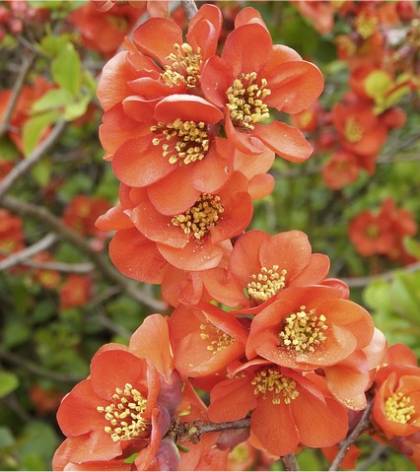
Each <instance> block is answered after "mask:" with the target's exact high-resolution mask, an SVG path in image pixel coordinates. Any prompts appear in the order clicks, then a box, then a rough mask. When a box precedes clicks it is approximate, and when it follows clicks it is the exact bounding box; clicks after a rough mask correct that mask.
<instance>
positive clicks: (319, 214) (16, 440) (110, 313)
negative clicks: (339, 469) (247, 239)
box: [0, 0, 420, 470]
mask: <svg viewBox="0 0 420 472" xmlns="http://www.w3.org/2000/svg"><path fill="white" fill-rule="evenodd" d="M28 3H29V5H30V6H32V7H36V8H38V7H41V8H46V9H48V10H49V12H50V17H49V20H48V21H46V22H44V23H42V24H37V25H36V27H33V28H30V29H28V31H26V30H25V31H23V33H22V34H20V35H16V36H14V35H12V34H6V35H5V37H4V38H3V39H2V42H1V43H0V48H1V51H0V54H1V58H0V86H1V88H2V89H9V88H11V87H12V86H13V84H14V81H15V79H16V75H17V73H18V71H19V67H20V63H21V60H22V54H25V55H26V54H28V53H31V50H32V49H33V50H34V51H35V52H36V54H37V59H36V62H35V65H34V66H33V68H32V70H31V72H30V75H29V79H30V80H34V79H35V78H36V77H38V76H43V77H44V78H46V79H47V80H48V82H50V83H53V84H54V88H51V89H50V90H48V91H47V92H46V93H45V94H43V95H42V96H40V97H39V98H38V99H36V100H34V102H33V103H32V108H31V110H30V111H29V110H27V111H28V117H27V119H26V121H25V123H24V126H23V131H22V148H21V150H19V149H18V148H17V147H16V146H15V144H14V143H13V142H12V141H11V140H10V139H8V138H7V137H6V136H3V137H2V138H1V139H0V159H1V162H4V161H7V162H10V164H12V165H13V164H14V163H16V162H17V161H18V160H19V159H20V158H21V154H22V152H23V154H25V155H28V154H30V153H31V151H33V149H34V148H35V146H36V144H37V143H38V141H39V139H40V137H41V136H42V135H43V133H45V131H46V130H47V129H48V128H49V127H50V126H51V125H52V124H53V123H55V122H57V120H58V119H64V120H67V121H69V122H70V124H69V125H67V126H66V128H65V130H64V133H63V134H62V136H61V138H60V140H59V142H58V143H57V144H56V145H55V146H54V148H53V149H52V150H51V151H49V153H48V158H46V159H43V160H42V161H41V162H40V163H38V164H37V165H36V166H35V167H34V168H33V170H32V171H31V175H30V178H25V179H21V180H19V181H18V182H17V184H16V185H15V186H14V187H13V189H12V193H13V195H15V196H18V197H19V198H21V199H22V200H24V201H29V202H32V203H34V204H39V205H44V206H47V207H48V208H49V209H50V210H51V211H52V212H53V213H54V214H56V215H62V214H63V212H64V211H65V209H66V207H67V206H68V204H69V202H70V201H71V200H72V199H73V198H74V197H76V196H78V195H88V196H94V197H100V198H103V199H105V200H106V201H108V202H109V204H112V203H113V202H114V201H115V200H116V198H117V194H118V185H117V181H116V179H115V178H114V177H113V176H112V173H111V168H110V166H109V165H107V164H106V163H105V162H104V161H103V160H102V155H103V151H102V149H101V146H100V144H99V141H98V136H97V133H98V127H99V123H100V115H101V113H100V109H99V106H98V104H97V101H96V98H95V86H96V81H97V76H98V74H99V72H100V70H101V68H102V66H103V64H104V63H105V61H106V59H105V58H104V57H102V56H101V55H100V54H98V53H96V52H94V51H90V50H88V49H86V48H84V47H83V46H82V43H81V41H80V36H79V34H78V32H77V31H76V30H75V29H74V28H73V27H72V26H71V25H70V24H69V23H68V22H67V18H68V15H69V13H70V12H71V11H72V10H74V9H76V8H79V7H80V6H81V5H82V2H79V1H65V2H62V1H48V0H45V1H30V2H28ZM242 3H243V4H247V3H250V4H252V5H253V6H254V7H256V8H258V9H259V10H260V11H261V13H262V15H263V17H264V19H265V20H266V22H267V24H268V26H269V29H270V31H271V33H272V36H273V41H274V42H276V43H282V44H287V45H288V46H290V47H292V48H294V49H296V50H297V51H298V52H299V53H300V54H301V55H302V56H303V57H304V58H308V59H310V60H312V61H314V62H315V63H316V64H317V65H318V66H319V67H320V68H321V69H322V71H323V72H324V74H325V76H326V89H325V93H324V94H323V96H322V98H321V103H322V104H323V105H325V106H326V107H327V108H329V107H331V106H332V105H333V104H334V103H336V102H337V101H338V100H340V98H341V97H342V96H343V94H344V93H345V92H346V90H347V89H348V79H349V71H348V69H347V66H346V63H345V62H343V61H340V60H339V59H338V58H337V54H336V47H335V44H334V36H335V34H337V33H341V32H342V33H346V32H348V25H346V23H345V22H343V21H340V20H338V21H337V22H336V23H335V25H334V31H333V32H332V33H329V34H325V35H321V34H319V33H318V32H317V31H316V30H315V29H314V28H313V27H312V26H311V24H310V23H309V22H308V21H307V20H306V19H305V18H303V17H302V16H301V14H300V13H299V12H298V10H297V9H296V8H295V7H294V5H293V4H291V3H289V2H242ZM235 5H236V4H235V2H222V4H221V6H222V7H223V8H225V9H228V8H230V7H234V6H235ZM0 6H1V4H0ZM401 105H402V106H403V107H404V109H405V110H406V112H407V116H408V122H407V123H406V125H405V126H404V127H403V128H402V129H399V130H395V131H393V132H391V134H390V137H389V139H388V141H387V144H386V146H385V147H384V149H383V151H382V154H383V155H385V156H389V159H388V160H387V161H386V163H382V164H380V165H378V167H377V171H376V173H375V174H374V175H368V174H366V173H365V174H363V175H362V176H361V177H360V178H359V179H358V180H357V181H356V182H355V183H354V184H352V185H350V186H347V187H346V188H344V189H343V190H340V191H332V190H330V189H329V188H327V187H326V186H325V184H324V183H323V180H322V176H321V174H320V166H321V165H322V163H323V162H324V160H325V157H326V156H325V155H324V154H323V153H317V154H316V155H315V156H313V157H312V158H311V159H310V160H309V161H308V162H307V163H305V164H302V165H300V166H296V165H292V164H289V163H287V162H285V161H284V160H281V159H277V160H276V162H275V166H274V168H273V173H274V174H275V176H276V188H275V191H274V193H273V194H272V195H271V196H270V197H267V198H265V199H264V200H263V201H260V202H257V204H256V211H255V216H254V220H253V223H252V226H253V227H255V228H258V229H262V230H266V231H269V232H271V233H275V232H278V231H283V230H289V229H300V230H303V231H305V232H306V233H307V234H308V235H309V237H310V240H311V242H312V245H313V249H314V251H315V252H324V253H326V254H328V255H329V256H330V258H331V260H332V276H334V277H344V278H350V277H359V276H366V275H369V274H371V273H372V267H373V265H374V267H375V271H377V272H378V271H379V272H383V271H388V270H391V269H396V268H397V264H395V263H393V262H390V261H388V260H385V259H378V258H376V260H375V261H374V262H373V261H372V258H366V257H362V256H360V255H359V254H358V253H357V252H356V251H355V248H354V246H353V245H352V244H350V243H349V238H348V224H349V221H350V220H351V218H352V217H354V216H355V215H356V214H358V213H359V212H361V211H362V210H365V209H376V208H378V207H379V206H380V204H381V202H382V201H383V200H384V199H385V198H387V197H392V198H393V199H394V201H395V202H396V205H397V206H398V207H403V208H405V209H407V210H409V211H411V213H412V214H413V215H414V217H415V219H416V221H417V222H419V221H420V199H419V188H420V172H419V163H418V161H416V160H414V159H413V160H407V159H403V158H404V155H405V154H407V153H409V154H410V155H413V156H414V155H416V154H417V155H419V152H420V145H419V141H418V140H417V142H416V143H413V144H412V145H411V146H410V147H409V148H408V149H405V150H404V151H401V152H400V153H394V152H393V150H394V149H395V147H396V144H398V143H400V142H402V141H404V140H406V139H408V137H410V136H411V135H412V134H413V132H415V131H416V130H417V132H418V130H419V125H420V117H419V114H418V110H417V112H416V109H415V103H413V102H411V101H410V100H409V98H408V97H406V98H404V99H403V101H402V102H401ZM86 113H88V114H87V115H86ZM86 116H87V118H86ZM82 117H83V118H82ZM404 153H405V154H404ZM23 225H24V230H23V232H24V234H25V240H26V242H27V244H30V243H33V242H36V241H37V240H39V239H40V237H41V236H42V235H43V234H44V233H45V228H42V227H40V225H39V223H38V222H36V221H34V220H31V219H27V218H25V219H24V220H23ZM407 249H408V251H409V252H410V253H411V254H412V255H413V256H415V257H417V258H418V257H419V256H420V249H419V242H418V239H417V242H416V239H415V237H414V238H412V239H411V240H408V241H407ZM103 251H104V252H105V251H106V249H105V247H104V248H103ZM54 260H55V261H59V262H64V263H79V262H84V261H85V259H84V257H83V254H81V253H80V251H78V250H77V249H76V248H75V247H73V246H72V245H70V244H68V243H66V242H59V243H57V244H56V245H55V249H54ZM378 268H379V270H378ZM145 290H147V291H148V293H150V294H155V295H156V296H158V289H156V288H153V287H146V288H145ZM351 296H352V298H353V299H355V300H356V301H358V302H361V303H363V304H364V305H365V306H367V307H368V308H369V309H370V310H371V312H372V314H373V316H374V318H375V322H376V324H377V325H378V327H379V328H380V329H382V330H383V331H384V332H385V334H386V336H387V337H388V339H389V341H390V343H395V342H402V343H405V344H407V345H408V346H410V347H411V348H413V349H414V350H415V351H416V352H417V354H420V273H418V272H417V273H416V272H413V273H407V272H405V271H404V270H403V269H402V270H401V271H400V272H399V273H398V274H397V275H395V276H392V277H390V278H388V279H381V278H378V279H374V280H373V281H372V282H371V283H369V284H367V285H366V286H361V287H356V288H353V289H352V291H351ZM0 300H1V302H0V311H1V318H0V469H5V470H23V469H24V470H44V469H49V468H50V461H51V456H52V454H53V451H54V449H55V447H56V446H57V445H58V443H59V441H60V438H59V433H58V430H57V427H56V423H55V410H56V407H57V404H58V402H59V400H60V398H61V396H62V395H64V394H65V393H66V392H67V391H68V390H69V389H70V388H71V387H72V385H73V384H74V383H75V381H76V380H77V379H80V378H82V377H83V376H85V375H86V374H87V373H88V368H89V360H90V358H91V356H92V354H93V353H94V352H95V351H96V349H98V347H99V346H100V345H102V344H103V343H105V342H109V341H110V340H112V341H119V342H126V341H127V339H128V336H129V334H130V333H131V332H132V331H133V330H134V329H135V328H136V327H137V326H138V325H139V324H140V323H141V321H142V319H143V317H144V316H145V315H146V314H147V313H148V312H149V311H150V309H149V308H148V307H147V306H142V305H139V303H137V302H136V301H134V300H133V299H132V298H130V297H129V296H127V295H125V294H122V293H121V292H120V291H118V290H113V287H110V286H109V283H107V282H106V281H104V280H102V279H101V278H100V277H99V276H97V275H94V292H93V294H92V296H91V297H90V299H89V301H88V302H87V303H85V304H83V305H82V306H79V307H72V308H64V307H63V306H62V304H60V294H59V291H58V290H57V289H48V288H46V287H45V284H44V285H43V284H41V283H40V282H39V279H37V278H36V277H34V274H33V272H31V271H25V270H22V269H21V268H14V269H12V270H9V271H2V272H0ZM365 442H366V450H367V449H368V447H371V443H370V440H369V438H365ZM299 462H300V465H301V468H302V469H303V470H319V469H321V468H323V467H325V465H326V462H325V459H324V458H323V457H322V455H321V454H320V453H319V451H318V452H316V451H310V450H306V451H304V452H302V453H301V454H300V455H299ZM275 467H277V465H276V466H275ZM279 467H280V466H279ZM408 469H413V466H411V465H410V463H409V462H408V461H407V460H406V459H404V458H403V457H402V456H400V455H399V454H397V453H390V452H389V451H387V453H386V454H382V456H381V460H379V461H377V462H376V463H375V464H374V465H369V470H408Z"/></svg>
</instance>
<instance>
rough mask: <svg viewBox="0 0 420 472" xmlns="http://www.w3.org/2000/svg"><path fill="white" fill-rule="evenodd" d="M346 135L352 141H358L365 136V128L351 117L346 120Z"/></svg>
mask: <svg viewBox="0 0 420 472" xmlns="http://www.w3.org/2000/svg"><path fill="white" fill-rule="evenodd" d="M344 135H345V136H346V139H347V141H349V142H350V143H358V142H359V141H360V140H361V139H362V138H363V128H362V127H361V125H360V123H359V122H358V121H357V120H356V119H355V118H353V117H350V118H348V119H347V121H346V124H345V127H344Z"/></svg>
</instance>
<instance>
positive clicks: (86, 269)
mask: <svg viewBox="0 0 420 472" xmlns="http://www.w3.org/2000/svg"><path fill="white" fill-rule="evenodd" d="M20 265H22V266H24V267H30V268H31V269H39V270H54V271H56V272H61V273H63V274H89V273H90V272H92V271H93V269H94V266H93V264H91V263H90V262H76V263H74V264H69V263H67V262H59V261H51V262H36V261H31V260H28V261H22V262H20ZM0 266H1V263H0Z"/></svg>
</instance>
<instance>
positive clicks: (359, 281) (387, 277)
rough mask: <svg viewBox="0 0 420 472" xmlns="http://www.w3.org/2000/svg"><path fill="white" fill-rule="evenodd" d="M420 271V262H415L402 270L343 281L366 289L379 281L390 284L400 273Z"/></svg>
mask: <svg viewBox="0 0 420 472" xmlns="http://www.w3.org/2000/svg"><path fill="white" fill-rule="evenodd" d="M418 270H420V262H415V263H413V264H409V265H407V266H405V267H402V268H400V269H395V270H390V271H388V272H382V274H377V275H376V274H375V275H367V276H366V277H348V278H341V280H342V281H343V282H345V283H346V284H347V285H348V286H349V287H365V286H366V285H369V284H370V283H372V282H376V281H377V280H383V281H385V282H389V281H391V280H392V279H393V278H394V277H395V276H396V275H397V274H399V273H406V274H409V273H412V272H417V271H418Z"/></svg>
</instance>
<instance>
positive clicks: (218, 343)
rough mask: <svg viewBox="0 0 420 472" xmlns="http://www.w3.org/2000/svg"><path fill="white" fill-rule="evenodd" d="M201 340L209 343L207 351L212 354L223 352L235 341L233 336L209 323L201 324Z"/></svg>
mask: <svg viewBox="0 0 420 472" xmlns="http://www.w3.org/2000/svg"><path fill="white" fill-rule="evenodd" d="M200 338H201V339H202V340H203V341H206V342H207V350H208V351H210V352H211V353H212V354H217V353H218V352H220V351H223V350H224V349H226V348H227V347H229V346H230V345H231V344H232V343H233V341H234V339H233V338H232V336H230V335H229V334H227V333H225V332H224V331H222V330H221V329H219V328H217V327H216V326H214V325H212V324H211V323H209V322H205V323H201V324H200Z"/></svg>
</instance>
